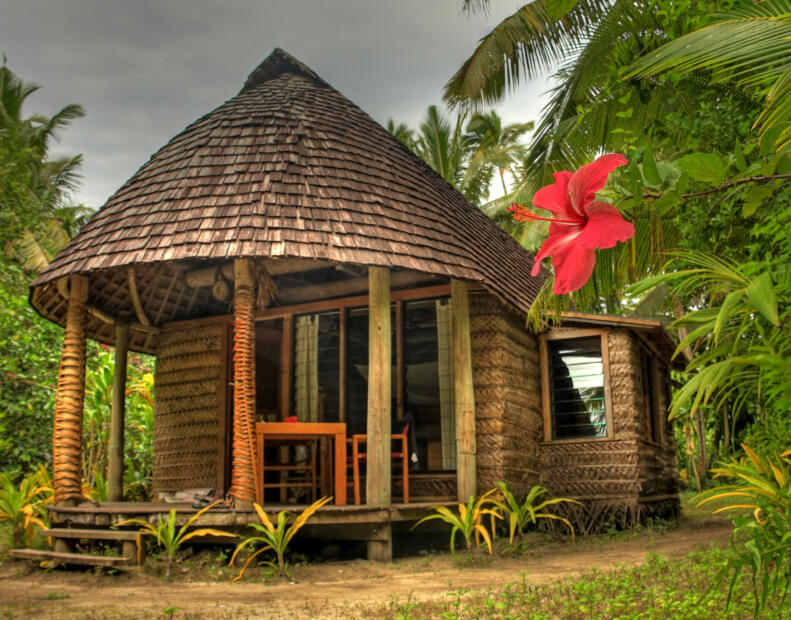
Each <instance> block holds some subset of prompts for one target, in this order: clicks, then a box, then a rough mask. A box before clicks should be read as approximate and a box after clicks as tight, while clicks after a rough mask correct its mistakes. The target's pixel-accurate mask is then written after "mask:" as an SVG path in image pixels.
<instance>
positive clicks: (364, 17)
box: [0, 0, 547, 207]
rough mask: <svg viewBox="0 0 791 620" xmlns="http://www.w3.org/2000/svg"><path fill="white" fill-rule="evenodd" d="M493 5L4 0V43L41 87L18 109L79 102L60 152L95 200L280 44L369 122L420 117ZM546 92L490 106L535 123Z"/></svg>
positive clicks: (0, 0) (499, 9) (0, 9)
mask: <svg viewBox="0 0 791 620" xmlns="http://www.w3.org/2000/svg"><path fill="white" fill-rule="evenodd" d="M492 4H493V6H492V9H493V10H492V13H491V14H490V15H489V16H488V18H484V17H482V16H473V17H470V18H467V17H466V16H463V15H461V14H460V7H461V0H403V1H401V2H376V1H375V0H373V1H372V0H368V1H365V0H323V1H307V0H257V1H256V0H225V1H223V2H211V1H209V0H168V1H165V0H160V1H155V0H126V1H118V0H104V1H102V0H19V1H14V0H0V16H2V21H0V50H2V52H4V53H5V54H7V56H8V64H9V66H10V67H11V68H12V69H13V70H14V71H15V72H17V73H18V74H19V75H20V76H21V77H22V78H23V79H25V80H27V81H33V82H37V83H38V84H40V85H42V87H43V88H42V90H41V91H39V92H38V93H36V94H34V95H32V97H31V98H30V99H29V100H28V101H29V104H28V107H27V109H26V113H27V114H31V113H33V112H43V113H47V114H51V113H53V112H55V111H56V110H57V109H58V108H59V107H61V106H63V105H65V104H67V103H72V102H74V103H80V104H82V105H83V106H85V108H86V109H87V116H86V118H84V119H82V120H79V121H76V122H75V123H74V124H73V125H72V127H70V128H69V129H68V130H67V132H66V134H65V136H64V139H63V142H62V143H61V145H59V148H58V152H63V153H74V152H80V153H83V155H84V156H85V165H84V168H83V174H84V183H83V188H82V190H81V192H80V193H79V194H78V195H77V196H75V199H76V200H77V201H81V202H84V203H86V204H88V205H90V206H93V207H98V206H100V205H101V204H102V203H103V202H104V201H105V200H106V198H107V197H108V196H109V195H110V194H111V193H112V192H114V191H115V190H116V189H117V188H118V187H119V186H120V185H121V184H122V183H123V182H124V181H125V180H126V179H127V178H128V177H129V176H131V175H132V174H133V173H134V171H135V170H136V169H137V168H138V167H140V166H141V165H142V164H143V163H145V161H146V160H147V159H148V158H149V157H150V156H151V155H152V154H153V153H154V152H155V151H156V150H157V149H158V148H160V147H161V146H162V145H164V144H165V143H166V142H167V141H168V140H169V139H170V138H171V137H172V136H173V135H175V134H176V133H178V132H179V131H180V130H181V129H183V128H184V127H185V126H186V125H187V124H189V123H190V122H192V121H193V120H195V119H196V118H198V117H199V116H201V115H203V114H205V113H206V112H208V111H209V110H211V109H213V108H214V107H216V106H217V105H219V104H221V103H222V102H223V101H225V100H227V99H229V98H230V97H233V96H234V95H235V94H236V93H237V92H238V91H239V89H240V88H241V86H242V83H243V82H244V80H245V78H246V77H247V75H248V74H249V73H250V71H252V70H253V69H254V68H255V66H256V65H257V64H258V63H259V62H261V60H263V59H264V58H265V57H266V56H267V55H268V54H269V53H270V52H271V51H272V49H273V48H275V47H281V48H283V49H285V50H286V51H288V52H289V53H291V54H293V55H294V56H296V57H297V58H299V59H300V60H301V61H302V62H304V63H305V64H307V65H308V66H310V67H311V68H312V69H314V70H315V71H316V72H317V73H318V74H319V75H321V76H322V77H323V78H324V79H325V80H326V81H327V82H329V83H330V84H332V85H333V86H334V87H335V88H337V89H338V90H340V91H341V92H343V93H344V94H345V95H346V96H347V97H349V98H350V99H351V100H352V101H354V102H355V103H357V104H358V105H359V106H360V107H362V108H363V109H364V110H365V111H366V112H368V113H369V114H371V116H373V117H374V118H375V119H376V120H377V121H379V122H381V123H384V122H385V121H386V120H387V119H388V118H394V119H396V120H403V121H405V122H408V123H410V124H411V125H416V124H417V122H418V120H419V119H420V117H421V116H422V114H423V113H424V111H425V109H426V107H427V106H428V105H431V104H433V103H439V102H440V96H441V91H442V86H443V85H444V83H445V82H446V81H447V79H448V78H449V77H450V76H451V75H452V74H453V72H454V71H455V70H456V69H457V68H458V67H459V66H460V65H461V63H462V62H463V60H464V59H465V58H466V57H467V56H468V55H469V54H470V53H471V51H472V49H473V48H474V45H475V43H476V41H477V40H478V39H479V38H480V37H481V36H483V35H484V34H485V33H486V32H488V31H489V30H490V29H491V28H492V27H493V25H494V24H496V23H497V21H498V20H499V19H502V17H504V16H505V15H507V14H509V13H511V12H513V11H514V10H515V9H516V8H517V7H518V3H516V2H499V3H498V2H493V3H492ZM546 88H547V87H546V85H545V83H543V82H542V83H539V84H528V85H526V86H525V87H523V88H521V89H520V90H519V91H517V92H516V93H515V94H514V95H513V96H511V97H510V98H509V99H508V101H507V102H506V103H505V104H504V105H503V106H501V107H500V108H499V111H500V112H501V113H502V114H503V116H504V117H505V119H506V120H507V121H508V122H514V121H518V120H519V121H525V120H533V119H535V118H536V117H537V114H538V111H539V110H540V107H541V105H542V101H541V99H540V98H539V95H540V93H542V92H544V91H545V90H546Z"/></svg>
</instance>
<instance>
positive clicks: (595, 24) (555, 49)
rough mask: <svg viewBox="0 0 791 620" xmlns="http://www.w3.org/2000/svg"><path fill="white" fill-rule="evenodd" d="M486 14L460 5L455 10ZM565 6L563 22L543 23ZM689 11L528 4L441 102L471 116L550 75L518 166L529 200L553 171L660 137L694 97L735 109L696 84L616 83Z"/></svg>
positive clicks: (479, 1)
mask: <svg viewBox="0 0 791 620" xmlns="http://www.w3.org/2000/svg"><path fill="white" fill-rule="evenodd" d="M488 4H489V1H488V0H465V2H464V8H465V10H468V11H474V10H481V9H485V8H486V7H488ZM569 4H571V5H572V8H570V9H569V10H568V11H566V12H565V13H564V14H562V15H559V14H557V13H553V10H555V8H556V7H559V6H561V5H565V6H569ZM712 6H714V3H712ZM696 10H698V11H700V9H695V7H694V6H692V5H691V4H690V6H689V7H687V14H680V15H673V16H670V15H667V14H666V13H663V12H661V11H657V10H656V6H655V3H654V2H646V1H640V0H638V1H637V2H634V1H633V0H579V1H578V2H576V3H558V2H547V0H533V1H532V2H529V3H528V4H525V5H524V6H522V7H521V8H520V9H518V10H517V11H516V12H515V13H514V14H513V15H511V16H509V17H507V18H505V19H504V20H503V21H502V22H501V23H499V24H498V25H497V26H495V28H494V29H493V30H492V31H491V32H490V33H489V34H487V35H486V36H485V37H484V38H483V39H481V41H480V42H479V43H478V46H477V47H476V49H475V51H474V52H473V54H472V55H471V56H470V58H468V59H467V60H466V61H465V62H464V64H463V65H462V66H461V68H460V69H459V70H458V71H457V72H456V74H455V75H454V76H453V77H452V78H451V79H450V80H449V81H448V83H447V84H446V86H445V93H444V99H445V101H446V102H447V103H449V104H450V105H453V106H457V107H461V108H463V109H467V108H470V107H472V108H480V107H482V106H486V105H490V104H492V103H495V102H497V101H500V100H501V99H502V98H503V97H505V95H506V94H507V92H508V91H509V90H510V89H512V88H514V87H515V86H517V85H518V84H519V83H520V82H522V81H523V80H526V79H527V80H529V79H535V78H538V77H540V76H542V75H543V74H545V73H552V74H554V76H555V79H556V81H557V84H556V86H555V87H554V88H553V89H552V90H551V92H550V101H549V103H548V104H547V106H546V107H545V109H544V110H543V112H542V117H541V119H540V121H539V123H538V125H537V127H536V131H535V134H534V136H533V140H532V142H531V145H530V149H529V151H528V154H527V158H526V169H525V171H526V173H527V174H528V175H529V177H530V178H531V179H532V182H533V190H535V189H537V188H538V187H540V186H542V185H544V184H546V183H549V182H551V175H552V173H553V172H554V171H557V170H572V169H574V168H577V167H579V166H580V165H582V164H584V163H587V162H589V161H591V160H592V159H593V158H594V157H595V155H596V153H598V152H601V151H608V150H609V151H612V150H623V149H624V148H625V146H626V145H628V144H630V143H631V142H632V141H634V140H635V139H636V138H637V137H638V136H642V135H645V133H646V130H647V128H652V130H653V132H654V133H655V134H657V135H659V134H662V132H663V129H664V127H665V124H664V123H665V119H666V118H667V117H668V116H669V115H671V114H672V113H675V114H688V113H692V112H694V111H695V110H696V109H697V104H698V103H699V101H700V99H701V96H702V95H704V94H709V93H710V94H711V96H712V97H714V98H717V99H718V100H721V99H723V98H734V97H736V99H737V100H740V97H739V96H737V95H735V94H734V93H733V92H731V91H730V90H729V89H727V88H723V87H720V86H716V85H715V86H712V85H710V84H709V80H708V79H707V78H702V77H701V76H699V75H690V76H688V77H686V78H684V79H681V80H664V79H663V80H654V81H652V82H650V83H649V82H646V81H641V80H635V79H633V80H623V79H621V73H622V72H623V70H625V69H626V67H628V66H629V65H630V64H631V62H633V61H634V60H635V59H637V58H639V57H640V56H641V55H643V54H645V53H646V52H648V51H651V50H652V49H655V48H657V47H658V46H660V45H661V44H663V43H665V42H666V41H667V39H668V37H669V36H670V35H669V34H668V32H669V30H670V29H674V30H678V29H679V28H684V27H686V28H688V29H689V28H692V27H694V24H696V23H697V22H696V21H695V19H694V18H693V17H688V15H689V16H694V15H695V11H696ZM560 12H562V10H560V11H558V13H560ZM682 17H683V18H684V19H682ZM682 134H683V132H678V131H677V130H676V128H674V127H668V128H667V130H666V131H665V132H664V134H663V137H670V138H672V139H673V140H677V139H678V136H679V135H682Z"/></svg>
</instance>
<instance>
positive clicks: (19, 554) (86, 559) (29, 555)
mask: <svg viewBox="0 0 791 620" xmlns="http://www.w3.org/2000/svg"><path fill="white" fill-rule="evenodd" d="M8 555H10V556H11V557H12V558H17V559H19V560H42V561H45V560H54V561H56V562H60V563H62V564H86V565H88V566H105V567H108V568H119V567H121V566H123V565H124V564H128V563H129V558H119V557H110V556H106V555H85V554H82V553H60V552H57V551H39V550H36V549H11V550H10V551H9V552H8Z"/></svg>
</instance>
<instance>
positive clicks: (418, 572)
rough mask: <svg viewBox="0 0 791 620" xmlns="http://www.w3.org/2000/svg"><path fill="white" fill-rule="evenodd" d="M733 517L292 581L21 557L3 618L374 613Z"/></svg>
mask: <svg viewBox="0 0 791 620" xmlns="http://www.w3.org/2000/svg"><path fill="white" fill-rule="evenodd" d="M729 533H730V524H729V523H728V522H726V521H723V520H720V519H716V518H705V519H686V520H683V521H682V522H681V523H680V524H679V525H678V526H677V527H674V528H672V529H670V530H668V531H666V532H664V533H660V532H657V531H655V530H644V531H642V532H639V533H637V534H626V535H618V536H615V537H610V538H607V537H604V538H594V539H586V540H582V541H578V542H577V543H575V544H550V545H546V546H542V547H540V548H538V549H536V550H535V551H532V552H530V553H529V554H527V555H521V556H519V557H510V558H500V557H496V556H495V557H494V558H492V559H490V558H489V557H488V556H482V555H476V556H473V558H472V561H467V562H459V561H458V560H457V561H454V560H453V558H452V557H451V556H449V555H447V554H441V555H429V556H423V557H411V558H405V559H402V560H397V561H395V562H393V563H391V564H380V563H373V562H368V561H365V560H354V561H348V562H332V563H321V564H313V565H305V566H297V567H295V569H294V571H293V574H294V578H295V580H296V582H295V583H286V582H284V581H282V580H275V581H272V580H270V581H266V582H262V579H261V575H260V573H259V574H258V575H256V574H255V573H251V574H250V576H249V579H248V577H246V578H245V580H244V581H241V582H238V583H231V582H230V577H231V575H232V574H233V573H231V572H230V569H229V570H224V569H219V570H217V571H215V572H214V573H212V571H211V570H203V571H202V572H199V573H198V574H199V575H200V576H199V577H198V578H199V579H200V581H194V580H193V579H195V577H194V575H193V573H194V571H193V570H191V569H189V568H188V567H187V565H186V564H185V565H183V566H181V567H177V568H176V575H177V576H176V577H175V578H174V580H173V581H167V580H164V579H162V578H161V577H157V576H152V575H150V574H146V573H138V572H137V571H131V572H127V573H121V574H115V575H107V574H98V573H94V572H90V571H87V572H86V571H66V570H56V571H41V570H33V571H32V572H31V570H30V568H29V567H28V565H27V564H25V563H21V562H6V563H5V564H2V565H0V617H5V618H33V617H35V618H58V619H60V618H169V617H173V618H185V617H194V618H267V619H269V618H272V619H277V618H288V619H289V620H292V619H294V620H296V619H299V618H349V619H350V618H371V617H375V616H377V615H381V614H382V612H374V611H372V610H373V609H374V608H376V607H378V606H379V605H381V604H383V603H387V602H388V601H400V602H402V603H403V602H405V601H407V600H408V599H409V598H410V597H411V598H412V599H413V600H415V599H444V598H445V597H447V594H448V593H449V592H453V591H455V590H459V589H469V590H482V591H486V590H499V589H501V588H503V586H504V585H505V584H507V583H509V582H514V581H519V580H521V579H522V575H525V578H526V579H527V581H529V582H531V583H541V582H551V581H558V580H560V579H562V578H564V577H566V576H569V575H577V574H580V573H582V572H584V571H586V570H588V569H589V568H591V567H593V566H597V567H598V568H600V569H610V568H616V567H618V566H619V565H635V564H640V563H642V562H643V561H644V560H645V558H646V556H647V555H648V554H649V553H658V554H662V555H665V556H670V557H673V556H679V555H683V554H686V553H689V552H691V551H694V550H695V549H698V548H702V547H708V546H709V545H710V544H712V543H714V544H724V543H725V542H726V541H727V540H728V536H729Z"/></svg>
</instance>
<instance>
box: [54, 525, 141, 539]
mask: <svg viewBox="0 0 791 620" xmlns="http://www.w3.org/2000/svg"><path fill="white" fill-rule="evenodd" d="M40 534H41V536H51V537H52V538H73V539H77V540H137V531H129V530H91V529H88V528H85V529H82V528H76V527H75V528H71V527H53V528H50V529H48V530H41V532H40Z"/></svg>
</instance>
